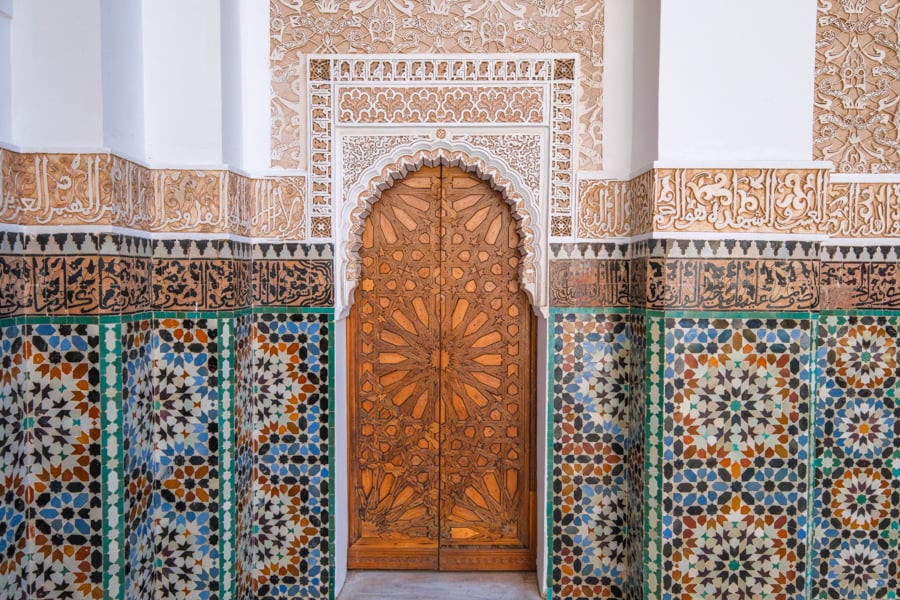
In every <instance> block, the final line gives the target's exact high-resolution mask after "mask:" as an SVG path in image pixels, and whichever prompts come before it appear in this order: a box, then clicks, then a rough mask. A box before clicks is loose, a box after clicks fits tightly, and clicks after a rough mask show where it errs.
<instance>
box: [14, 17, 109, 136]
mask: <svg viewBox="0 0 900 600" xmlns="http://www.w3.org/2000/svg"><path fill="white" fill-rule="evenodd" d="M10 26H11V31H10V51H9V53H8V56H9V57H10V60H11V70H10V82H11V84H10V88H11V102H10V112H11V115H12V135H11V138H12V139H11V140H10V141H11V142H12V143H13V144H15V145H16V146H19V147H21V148H25V149H38V150H59V149H64V150H81V149H87V150H95V149H98V148H100V147H101V146H102V145H103V113H102V91H101V77H100V69H101V60H100V3H99V0H27V1H22V0H19V1H18V2H16V3H15V11H14V17H13V18H12V20H11V21H10Z"/></svg>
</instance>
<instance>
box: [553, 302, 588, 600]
mask: <svg viewBox="0 0 900 600" xmlns="http://www.w3.org/2000/svg"><path fill="white" fill-rule="evenodd" d="M565 312H572V311H557V310H556V309H553V308H551V309H550V316H549V317H548V318H547V346H548V348H547V415H546V418H547V424H546V425H545V428H546V431H545V432H544V433H545V435H546V444H547V448H546V452H547V464H546V466H545V470H546V474H545V478H546V481H545V485H546V488H547V489H546V490H545V492H544V495H545V496H546V498H544V501H545V507H544V511H545V513H546V523H545V525H544V526H545V527H546V531H545V532H544V535H545V537H546V538H547V553H546V555H545V556H544V559H545V561H546V565H545V567H544V568H545V570H546V574H545V575H546V578H547V579H546V583H547V600H553V410H554V394H553V389H554V387H555V385H556V382H555V379H554V372H555V369H554V367H555V364H556V363H555V360H554V357H555V356H556V354H555V352H554V351H553V348H554V346H555V344H556V340H555V336H554V323H553V316H554V315H557V314H564V313H565ZM584 312H588V311H587V310H585V311H584Z"/></svg>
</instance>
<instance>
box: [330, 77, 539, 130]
mask: <svg viewBox="0 0 900 600" xmlns="http://www.w3.org/2000/svg"><path fill="white" fill-rule="evenodd" d="M546 104H547V102H546V101H545V100H544V90H543V89H542V88H539V87H532V86H529V87H521V86H520V87H500V86H491V87H459V86H457V87H436V86H432V87H420V86H416V87H407V88H403V89H397V88H394V87H353V88H339V91H338V122H339V123H342V124H343V123H412V124H419V123H470V124H471V123H529V124H539V123H543V122H544V106H545V105H546Z"/></svg>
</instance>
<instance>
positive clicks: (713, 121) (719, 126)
mask: <svg viewBox="0 0 900 600" xmlns="http://www.w3.org/2000/svg"><path fill="white" fill-rule="evenodd" d="M661 1H662V11H661V20H660V22H661V32H660V52H659V56H660V75H659V159H660V160H662V161H679V160H686V161H713V160H732V161H761V160H810V159H811V158H812V110H813V77H814V72H813V69H814V61H815V29H816V0H790V1H789V2H786V1H785V0H754V1H753V2H747V1H746V0H661Z"/></svg>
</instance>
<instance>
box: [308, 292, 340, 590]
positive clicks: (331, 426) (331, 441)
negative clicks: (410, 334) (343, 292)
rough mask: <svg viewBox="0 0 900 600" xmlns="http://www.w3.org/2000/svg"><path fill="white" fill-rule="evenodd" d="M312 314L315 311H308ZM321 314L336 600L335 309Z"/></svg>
mask: <svg viewBox="0 0 900 600" xmlns="http://www.w3.org/2000/svg"><path fill="white" fill-rule="evenodd" d="M307 312H308V313H312V312H314V311H307ZM318 313H319V314H327V315H328V407H329V410H328V554H329V556H328V598H329V600H334V599H335V594H334V592H335V589H334V588H335V585H334V583H335V581H334V578H335V577H336V576H337V575H336V569H335V554H336V552H337V548H336V543H335V532H334V529H335V527H336V524H337V515H336V510H335V504H336V503H335V497H334V495H335V487H336V484H337V477H336V475H335V472H334V469H335V461H334V453H335V439H336V437H335V425H336V424H335V419H334V402H335V394H334V381H335V374H334V309H331V310H330V311H328V312H324V311H318Z"/></svg>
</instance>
